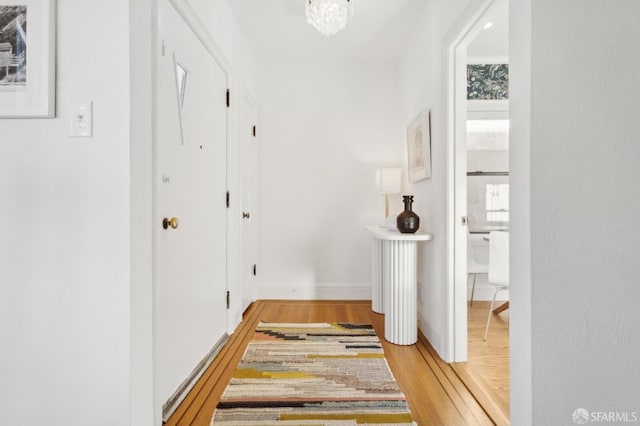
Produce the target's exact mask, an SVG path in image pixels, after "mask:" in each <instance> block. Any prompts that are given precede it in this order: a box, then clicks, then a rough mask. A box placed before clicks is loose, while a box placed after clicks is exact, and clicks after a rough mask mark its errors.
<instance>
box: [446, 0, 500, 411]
mask: <svg viewBox="0 0 640 426" xmlns="http://www.w3.org/2000/svg"><path fill="white" fill-rule="evenodd" d="M476 5H477V6H478V7H477V9H476V10H475V11H474V13H470V14H469V16H468V18H469V19H468V22H467V24H466V26H464V27H463V28H461V31H460V33H459V34H458V35H457V37H458V38H457V39H455V38H454V42H453V43H452V44H451V45H450V51H449V52H450V55H451V56H452V59H451V58H450V66H451V68H450V74H451V75H450V78H451V80H452V85H451V87H450V92H449V98H450V100H451V104H450V105H451V109H450V129H451V134H452V137H451V139H450V141H449V143H450V144H451V146H450V151H449V152H450V154H451V159H450V162H449V167H450V171H449V179H450V186H449V190H450V191H451V193H452V202H453V205H452V206H450V207H452V209H451V217H450V219H449V220H450V224H451V227H450V234H449V238H450V239H451V242H452V244H451V245H452V248H453V249H452V251H451V255H452V264H451V266H452V277H453V286H454V295H453V298H452V303H451V305H450V309H451V310H452V314H451V318H452V323H453V327H452V330H451V331H452V334H451V336H453V353H454V357H453V358H454V359H455V361H457V362H456V363H454V364H453V368H454V370H455V371H456V373H457V374H458V376H459V377H460V378H461V379H462V380H463V381H464V382H465V384H466V385H467V387H468V388H469V389H470V390H471V391H472V393H473V394H474V396H475V397H476V399H478V400H479V401H482V403H483V406H484V407H487V409H488V414H490V416H491V417H492V419H493V420H494V421H495V422H496V423H497V424H509V320H508V318H509V311H508V309H507V308H508V290H507V291H498V292H497V293H496V289H497V288H500V289H501V290H504V288H505V286H506V285H508V268H507V267H505V268H503V270H504V269H506V276H507V279H506V281H507V282H506V283H505V282H498V280H496V277H497V275H496V274H495V271H496V265H498V264H499V263H500V262H498V261H497V260H499V256H498V255H496V252H495V250H494V248H492V254H493V255H492V256H491V260H490V256H489V251H490V246H495V243H496V241H497V240H499V239H500V238H499V236H496V237H495V238H494V239H493V241H490V240H491V236H492V235H495V234H492V231H499V232H502V234H500V235H501V236H504V235H505V234H504V233H505V232H508V228H509V105H508V77H509V70H508V62H509V58H508V53H509V49H508V42H509V30H508V6H509V2H508V0H487V1H485V2H478V3H477V4H476ZM506 235H508V234H506ZM507 240H508V238H507ZM507 253H508V249H507ZM502 263H503V264H504V265H508V257H506V260H505V262H502ZM490 264H491V265H490ZM490 268H491V269H492V270H493V271H494V273H493V275H492V279H489V269H490ZM502 281H504V280H502ZM498 284H500V286H499V287H498ZM507 289H508V287H507ZM496 294H497V299H496V302H495V306H493V307H492V306H491V305H492V302H491V300H492V299H493V297H494V295H496ZM495 308H498V309H495ZM488 318H491V325H490V327H489V328H487V324H488ZM487 330H488V332H487ZM485 333H486V334H485ZM489 411H491V413H489Z"/></svg>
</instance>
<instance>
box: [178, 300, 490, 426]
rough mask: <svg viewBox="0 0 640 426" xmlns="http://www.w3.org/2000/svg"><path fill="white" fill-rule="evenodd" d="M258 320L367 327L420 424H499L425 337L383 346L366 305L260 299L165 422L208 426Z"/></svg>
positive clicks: (380, 325) (379, 318) (378, 321)
mask: <svg viewBox="0 0 640 426" xmlns="http://www.w3.org/2000/svg"><path fill="white" fill-rule="evenodd" d="M485 312H486V311H485ZM485 320H486V316H485ZM259 321H266V322H354V323H371V324H373V326H374V328H375V329H376V332H377V334H378V336H379V337H380V340H381V341H382V344H383V347H384V352H385V356H386V357H387V361H388V363H389V366H390V367H391V370H392V372H393V374H394V376H395V378H396V381H397V382H398V385H399V387H400V389H401V390H402V391H403V392H404V394H405V395H406V397H407V401H408V403H409V407H410V409H411V413H412V415H413V417H414V419H415V421H416V422H417V424H418V425H446V426H456V425H491V424H495V423H497V422H498V421H499V420H500V419H497V420H496V419H494V420H492V418H491V417H490V415H489V414H488V413H487V412H486V411H485V409H484V408H483V407H482V405H481V404H480V403H479V402H478V400H476V398H475V397H474V396H473V394H472V393H471V392H470V391H469V389H468V388H467V387H466V386H465V384H464V383H463V382H462V380H461V379H460V377H459V376H458V374H460V373H456V371H455V370H454V369H453V368H452V367H451V365H449V364H446V363H445V362H443V361H442V360H440V358H439V357H438V355H437V354H436V353H435V351H434V350H433V348H432V347H431V345H430V344H429V343H428V342H427V341H426V339H425V338H424V336H420V341H419V342H418V343H417V344H416V345H412V346H397V345H393V344H390V343H388V342H386V341H385V340H384V337H383V336H384V316H383V315H379V314H376V313H374V312H372V311H371V303H370V302H369V301H362V302H358V301H346V302H339V301H333V302H329V301H312V302H311V301H258V302H256V303H254V304H253V305H252V306H251V307H250V308H249V309H248V310H247V312H245V315H244V318H243V322H242V324H241V325H240V326H239V327H238V329H237V330H236V332H235V333H234V334H233V336H231V338H230V340H229V342H228V343H227V345H226V346H225V347H224V348H223V349H222V351H221V352H220V354H219V355H218V356H217V357H216V359H215V360H214V361H213V363H212V364H211V366H210V367H209V368H208V369H207V371H206V372H205V373H204V375H203V376H202V378H201V379H200V380H199V381H198V383H197V384H196V385H195V386H194V388H193V389H192V390H191V392H190V393H189V395H187V397H186V399H185V400H184V402H183V403H182V404H181V405H180V407H178V409H177V410H176V412H175V413H174V414H173V416H172V417H171V418H170V419H169V421H168V422H167V424H168V425H184V426H186V425H195V426H199V425H207V426H208V425H209V424H210V422H211V417H212V415H213V412H214V410H215V407H216V405H217V403H218V400H219V398H220V395H221V394H222V392H223V391H224V389H225V387H226V386H227V383H228V382H229V380H230V379H231V376H232V375H233V372H234V370H235V366H236V365H237V363H238V362H239V361H240V359H241V358H242V355H243V353H244V350H245V348H246V346H247V344H248V342H249V341H250V340H251V338H252V336H253V331H254V329H255V327H256V325H257V323H258V322H259ZM495 324H496V325H495V328H494V327H493V326H492V331H494V330H495V329H498V327H499V325H498V321H495ZM470 334H471V333H470ZM490 338H493V334H492V335H490ZM480 341H482V336H480ZM459 367H461V366H460V365H459ZM466 367H468V366H466ZM466 367H465V369H466ZM461 371H462V370H461Z"/></svg>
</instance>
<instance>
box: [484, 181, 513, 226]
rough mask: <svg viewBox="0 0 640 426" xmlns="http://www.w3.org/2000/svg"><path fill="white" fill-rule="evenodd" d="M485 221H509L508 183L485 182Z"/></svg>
mask: <svg viewBox="0 0 640 426" xmlns="http://www.w3.org/2000/svg"><path fill="white" fill-rule="evenodd" d="M485 200H486V211H487V222H509V184H508V183H499V184H487V186H486V187H485Z"/></svg>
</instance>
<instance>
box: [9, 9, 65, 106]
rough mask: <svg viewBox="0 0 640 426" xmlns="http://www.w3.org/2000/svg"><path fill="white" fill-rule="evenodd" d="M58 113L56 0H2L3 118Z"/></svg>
mask: <svg viewBox="0 0 640 426" xmlns="http://www.w3.org/2000/svg"><path fill="white" fill-rule="evenodd" d="M54 116H55V0H0V117H5V118H6V117H11V118H20V117H32V118H33V117H54Z"/></svg>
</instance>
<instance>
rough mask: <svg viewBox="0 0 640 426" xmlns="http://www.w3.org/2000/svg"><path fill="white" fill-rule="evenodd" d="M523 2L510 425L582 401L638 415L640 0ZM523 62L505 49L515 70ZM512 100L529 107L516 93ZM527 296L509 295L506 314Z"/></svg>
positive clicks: (553, 417) (561, 418)
mask: <svg viewBox="0 0 640 426" xmlns="http://www.w3.org/2000/svg"><path fill="white" fill-rule="evenodd" d="M525 3H526V2H525ZM531 4H532V7H531V9H529V10H530V15H528V13H529V12H528V10H527V9H526V8H525V9H523V10H522V11H521V13H519V14H517V15H515V16H514V17H513V18H514V19H518V20H521V22H522V20H524V21H526V20H527V17H530V19H531V27H530V28H531V32H530V37H531V38H530V40H531V45H530V46H531V50H530V61H531V62H530V64H531V66H530V68H529V69H530V84H531V92H530V93H531V96H530V102H531V115H530V126H531V128H530V142H529V139H528V137H527V135H524V136H525V137H524V138H522V139H520V138H519V136H521V135H520V134H519V133H516V132H514V134H513V139H512V141H513V142H512V146H513V147H514V148H516V147H518V148H517V152H516V154H515V155H516V156H520V155H521V154H523V153H524V152H525V151H526V150H527V149H529V150H530V152H531V156H530V178H531V186H530V191H531V192H530V193H531V197H530V203H531V207H530V212H531V216H530V226H531V234H530V239H531V271H532V275H531V284H530V291H531V334H530V336H531V350H532V358H531V366H532V368H531V375H532V377H533V380H532V389H533V392H532V402H531V406H532V408H533V417H532V418H529V417H524V416H526V415H528V414H529V413H530V411H528V410H526V409H525V410H523V412H522V413H523V414H520V412H519V411H518V410H514V409H513V407H512V410H511V412H512V415H513V416H514V417H513V418H512V422H513V423H514V424H523V425H524V424H570V423H571V415H572V413H573V411H574V410H575V409H576V408H579V407H582V408H585V409H587V410H588V411H590V412H597V411H606V412H618V413H624V412H627V413H630V412H636V415H638V414H639V412H640V409H639V407H638V400H639V398H640V391H639V390H638V382H639V380H640V372H639V370H638V369H637V368H636V366H637V365H638V362H639V361H640V355H639V354H640V331H639V328H638V324H639V323H640V310H638V306H637V300H638V299H639V298H640V287H639V286H638V267H637V259H638V256H639V255H640V250H639V249H638V241H637V239H638V236H639V235H640V225H639V221H638V217H639V216H640V201H639V200H638V189H637V188H638V187H637V182H638V180H639V179H640V172H639V171H638V167H637V162H638V160H639V159H640V146H639V145H638V140H639V139H640V123H639V122H638V119H637V117H638V115H639V114H640V107H639V104H638V98H637V90H632V89H631V88H633V87H636V86H637V79H638V75H639V70H640V57H639V56H638V54H637V41H638V40H639V39H640V28H639V27H638V25H637V17H638V16H640V3H638V2H635V1H629V0H612V1H608V2H600V1H595V0H587V1H584V0H570V1H566V2H561V3H558V2H555V1H552V0H533V1H532V2H531ZM523 5H526V4H524V3H523ZM523 5H521V6H523ZM511 28H514V26H513V25H512V26H511ZM518 36H519V37H525V38H526V35H522V34H518ZM520 41H521V42H522V41H523V39H522V38H520ZM521 47H523V48H525V49H526V44H523V45H521ZM515 49H517V46H516V48H515ZM515 49H514V50H515ZM528 59H529V58H527V57H521V56H519V55H516V56H512V60H515V61H516V62H517V64H518V65H517V66H518V67H521V66H525V67H526V66H527V65H528V63H527V62H528ZM517 69H521V68H514V70H517ZM587 69H588V70H589V72H588V73H587V72H584V70H587ZM512 74H514V77H515V71H514V72H513V73H512ZM527 77H528V75H527ZM527 83H529V82H527V81H524V82H523V83H521V84H520V85H519V86H518V87H519V89H523V88H526V84H527ZM513 102H514V103H515V105H514V108H520V109H519V111H520V112H523V113H525V114H526V105H524V103H525V102H526V99H525V98H522V99H517V100H516V99H513ZM521 107H522V108H521ZM518 118H520V119H522V118H526V116H523V115H520V116H518ZM516 125H518V123H516V122H514V126H516ZM526 125H527V123H526V120H524V126H523V127H525V128H526ZM521 144H522V145H523V146H522V147H520V145H521ZM522 159H523V158H522V157H519V160H520V161H522ZM513 170H514V172H515V170H517V167H516V166H515V164H514V165H513ZM517 183H518V184H523V183H525V184H526V182H525V181H524V180H521V181H518V182H517ZM513 185H514V192H517V191H516V189H517V188H516V182H515V181H514V182H513ZM524 201H526V200H524ZM526 225H527V224H525V226H526ZM515 237H516V235H514V238H515ZM518 261H520V259H518ZM517 284H518V283H517V282H514V285H512V287H514V288H515V287H516V285H517ZM527 285H528V282H527V281H526V277H525V286H527ZM527 290H528V289H525V290H524V291H527ZM525 297H526V296H525V295H521V294H520V293H515V292H514V293H513V298H514V304H513V305H512V307H511V310H512V317H513V318H514V320H515V319H516V316H517V315H519V314H518V311H517V310H516V309H517V306H518V305H519V304H520V303H522V304H525V302H526V300H525ZM516 298H517V299H516ZM525 315H526V306H525ZM526 322H527V320H526V319H524V320H522V321H520V319H519V318H518V321H514V322H512V326H515V328H512V335H515V336H518V335H519V334H520V333H523V335H524V336H527V331H528V330H527V329H526V328H525V327H526ZM513 355H514V356H518V355H521V352H520V351H519V350H518V351H517V352H516V353H514V354H513ZM525 356H526V354H525ZM528 373H529V371H528V369H526V368H525V369H524V370H523V371H520V370H515V371H514V369H512V382H513V383H514V384H515V385H516V386H520V385H521V384H522V383H523V382H524V383H526V382H527V381H529V380H531V379H530V377H527V376H526V375H527V374H528ZM526 397H527V393H526V391H525V393H524V395H523V396H520V395H518V394H516V395H515V400H514V404H515V405H514V407H520V406H524V407H525V408H526V403H527V401H524V400H523V398H526Z"/></svg>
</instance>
